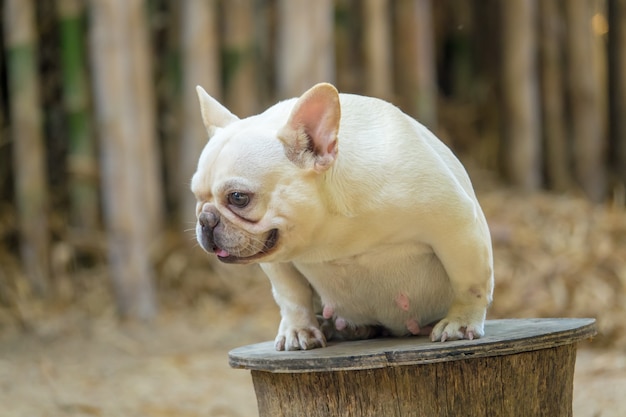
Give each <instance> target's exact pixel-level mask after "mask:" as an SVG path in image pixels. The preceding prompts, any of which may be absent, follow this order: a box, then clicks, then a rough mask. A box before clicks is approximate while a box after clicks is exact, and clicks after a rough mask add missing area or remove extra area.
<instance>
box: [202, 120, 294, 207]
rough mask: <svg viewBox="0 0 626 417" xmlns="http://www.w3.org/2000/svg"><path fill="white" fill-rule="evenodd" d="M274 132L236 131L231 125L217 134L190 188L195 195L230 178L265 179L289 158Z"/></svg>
mask: <svg viewBox="0 0 626 417" xmlns="http://www.w3.org/2000/svg"><path fill="white" fill-rule="evenodd" d="M275 135H276V134H275V132H272V131H261V130H254V129H244V130H236V129H230V126H229V127H228V128H226V129H223V130H222V131H220V132H219V133H218V134H216V135H215V136H214V137H213V138H211V140H210V141H209V142H208V143H207V145H206V146H205V148H204V150H203V151H202V155H201V157H200V160H199V163H198V169H197V171H196V173H195V174H194V176H193V178H192V183H191V188H192V191H193V192H194V193H195V194H196V195H199V194H206V193H210V192H212V191H215V190H214V188H215V187H219V186H220V184H221V183H223V182H226V181H230V179H231V178H247V179H249V180H251V181H253V182H257V181H263V178H264V177H266V176H267V175H270V174H271V173H272V172H273V171H275V170H276V169H277V168H278V167H280V166H284V161H285V159H286V157H285V155H284V150H283V146H282V144H281V142H280V141H279V140H278V139H277V138H276V136H275Z"/></svg>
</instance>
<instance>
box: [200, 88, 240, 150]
mask: <svg viewBox="0 0 626 417" xmlns="http://www.w3.org/2000/svg"><path fill="white" fill-rule="evenodd" d="M196 92H197V93H198V100H200V112H201V113H202V121H203V122H204V127H205V128H206V130H207V133H208V134H209V139H211V137H213V135H214V134H215V130H216V129H219V128H221V127H226V126H228V125H229V124H231V123H232V122H236V121H237V120H239V118H238V117H237V116H235V115H234V114H232V113H231V112H230V111H228V109H227V108H226V107H224V106H222V105H221V104H220V103H219V102H218V101H217V100H215V99H214V98H213V97H211V96H210V95H209V94H207V92H206V91H204V88H202V87H200V86H196Z"/></svg>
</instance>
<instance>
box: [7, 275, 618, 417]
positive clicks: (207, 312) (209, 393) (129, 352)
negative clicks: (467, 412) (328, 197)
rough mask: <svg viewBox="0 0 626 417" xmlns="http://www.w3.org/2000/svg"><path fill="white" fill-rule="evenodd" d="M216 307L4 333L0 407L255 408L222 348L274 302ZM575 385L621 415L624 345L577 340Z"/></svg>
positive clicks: (146, 411)
mask: <svg viewBox="0 0 626 417" xmlns="http://www.w3.org/2000/svg"><path fill="white" fill-rule="evenodd" d="M261 287H263V288H262V289H267V290H269V289H268V288H265V286H261ZM261 298H268V297H265V296H263V295H261ZM268 301H271V300H268ZM218 310H219V309H218ZM218 310H215V311H214V310H213V309H200V310H196V311H195V312H194V313H193V314H190V313H189V312H185V313H184V314H181V313H177V314H168V315H164V316H163V317H161V318H160V319H159V320H158V321H157V322H156V323H154V324H152V325H151V326H149V327H140V326H134V325H119V324H118V323H117V322H116V321H115V320H114V319H113V317H109V318H101V319H99V320H98V321H96V322H93V321H89V322H86V321H85V320H84V319H83V318H82V317H80V316H79V315H76V314H70V315H69V316H64V317H57V318H56V319H55V320H51V321H50V322H48V323H47V324H45V325H42V326H40V327H38V328H37V329H35V330H33V331H32V332H31V333H30V334H28V335H25V334H23V333H22V334H17V333H16V334H12V335H10V336H8V335H5V337H3V339H2V340H0V404H1V406H0V415H1V416H2V417H9V416H11V417H33V416H38V417H62V416H63V417H67V416H102V417H116V416H146V417H168V416H182V417H195V416H205V417H206V416H211V417H248V416H256V415H257V410H256V399H255V396H254V390H253V387H252V382H251V379H250V375H249V372H248V371H244V370H235V369H230V368H229V366H228V360H227V353H228V350H229V349H231V348H234V347H237V346H240V345H244V344H249V343H256V342H259V341H263V340H267V339H271V338H272V337H273V334H274V331H275V329H274V327H275V325H276V323H277V320H278V316H277V312H276V309H275V308H274V307H273V306H271V304H270V305H269V306H268V307H267V308H265V309H263V310H257V311H255V312H254V314H241V311H239V310H238V309H233V308H226V307H224V308H223V309H222V310H221V311H218ZM216 313H217V314H219V315H220V317H215V316H214V315H215V314H216ZM574 383H575V385H574V416H575V417H623V416H625V415H626V403H625V402H624V400H623V399H624V396H625V395H626V355H625V354H624V352H623V351H621V350H619V349H592V348H590V347H588V346H586V345H585V346H583V347H581V348H580V349H579V354H578V358H577V364H576V373H575V381H574Z"/></svg>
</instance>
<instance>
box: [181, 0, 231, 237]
mask: <svg viewBox="0 0 626 417" xmlns="http://www.w3.org/2000/svg"><path fill="white" fill-rule="evenodd" d="M180 7H182V13H181V25H180V26H181V28H182V36H181V42H182V68H183V75H182V78H183V80H182V81H183V83H182V85H183V88H182V102H183V103H182V108H183V111H182V115H181V120H182V122H181V123H182V133H181V134H182V138H181V141H180V144H179V145H178V146H179V147H180V152H179V159H178V161H177V162H178V164H177V165H178V166H177V169H175V170H174V172H175V178H174V181H175V182H176V183H177V189H178V190H179V192H178V195H177V197H178V202H179V219H180V220H181V223H182V224H183V225H184V227H186V228H189V227H192V225H193V224H194V223H195V206H196V201H195V198H194V196H193V194H192V193H191V192H190V191H189V183H190V180H191V176H192V175H193V173H194V171H195V167H196V164H197V163H198V157H199V155H200V152H201V151H202V148H203V147H204V145H205V144H206V140H207V133H206V130H205V128H204V125H203V124H202V121H201V118H200V107H199V105H198V96H197V94H196V89H195V87H196V85H201V86H203V87H204V88H205V89H206V90H207V91H208V92H209V93H210V94H211V95H212V96H213V97H216V98H218V99H219V98H220V97H221V85H220V73H221V72H220V71H221V62H220V50H219V43H218V36H217V29H218V28H217V10H216V2H215V0H209V1H203V0H184V1H183V2H181V3H180Z"/></svg>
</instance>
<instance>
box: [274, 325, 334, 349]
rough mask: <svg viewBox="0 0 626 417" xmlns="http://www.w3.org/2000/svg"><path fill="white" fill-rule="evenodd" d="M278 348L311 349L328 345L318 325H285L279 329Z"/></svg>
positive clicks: (276, 345) (275, 344) (276, 344)
mask: <svg viewBox="0 0 626 417" xmlns="http://www.w3.org/2000/svg"><path fill="white" fill-rule="evenodd" d="M274 346H275V347H276V350H279V351H280V350H309V349H315V348H320V347H324V346H326V338H325V337H324V334H323V333H322V331H321V330H320V328H319V327H317V326H304V327H295V326H285V329H283V328H282V326H281V329H280V330H279V331H278V335H277V336H276V341H275V343H274Z"/></svg>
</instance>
